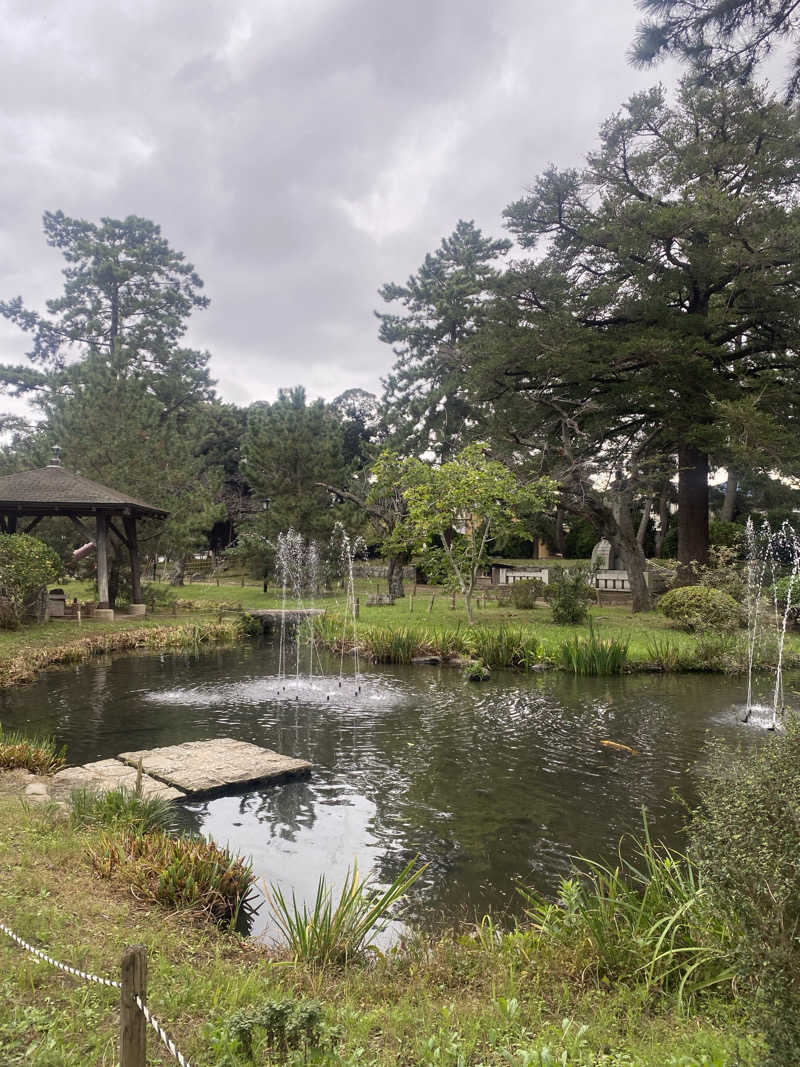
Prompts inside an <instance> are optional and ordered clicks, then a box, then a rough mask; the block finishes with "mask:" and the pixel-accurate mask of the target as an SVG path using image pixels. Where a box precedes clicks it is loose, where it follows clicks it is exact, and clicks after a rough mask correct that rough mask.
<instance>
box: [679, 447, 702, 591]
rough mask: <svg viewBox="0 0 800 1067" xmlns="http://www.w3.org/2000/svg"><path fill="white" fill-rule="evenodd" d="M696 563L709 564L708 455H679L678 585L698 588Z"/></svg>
mask: <svg viewBox="0 0 800 1067" xmlns="http://www.w3.org/2000/svg"><path fill="white" fill-rule="evenodd" d="M693 563H708V454H707V453H705V452H699V451H698V450H697V449H696V448H694V447H693V446H692V445H684V446H683V447H682V448H681V450H680V451H679V453H678V585H696V584H697V575H696V574H695V571H694V568H693V567H692V564H693Z"/></svg>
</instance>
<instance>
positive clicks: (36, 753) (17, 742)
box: [0, 724, 67, 774]
mask: <svg viewBox="0 0 800 1067" xmlns="http://www.w3.org/2000/svg"><path fill="white" fill-rule="evenodd" d="M66 752H67V748H66V745H62V746H61V748H59V747H58V746H57V745H56V743H55V741H54V740H53V738H52V737H38V736H31V737H26V735H25V734H23V733H21V732H20V731H19V730H3V727H2V724H0V769H1V770H15V769H18V768H21V769H23V770H26V771H31V772H32V773H33V774H55V772H56V771H58V770H60V769H61V768H62V767H63V766H64V764H65V763H66Z"/></svg>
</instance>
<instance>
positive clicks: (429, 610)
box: [428, 593, 436, 615]
mask: <svg viewBox="0 0 800 1067" xmlns="http://www.w3.org/2000/svg"><path fill="white" fill-rule="evenodd" d="M435 599H436V593H434V594H433V595H432V596H431V602H430V604H428V614H429V615H430V613H431V612H432V611H433V602H434V600H435Z"/></svg>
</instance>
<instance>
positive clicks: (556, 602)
mask: <svg viewBox="0 0 800 1067" xmlns="http://www.w3.org/2000/svg"><path fill="white" fill-rule="evenodd" d="M589 575H590V571H589V570H588V569H587V568H586V567H559V568H557V569H556V568H553V569H552V570H551V571H550V581H549V582H548V584H547V586H546V588H545V597H546V599H547V601H548V603H549V604H550V610H551V612H552V615H553V622H556V623H559V624H562V625H564V624H567V625H573V626H574V625H577V624H579V623H582V622H585V621H586V617H587V615H588V614H589V604H591V603H593V602H594V600H595V594H594V590H593V588H592V586H591V584H590V583H589Z"/></svg>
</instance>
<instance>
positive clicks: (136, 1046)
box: [0, 922, 191, 1067]
mask: <svg viewBox="0 0 800 1067" xmlns="http://www.w3.org/2000/svg"><path fill="white" fill-rule="evenodd" d="M0 931H2V932H3V933H4V934H6V935H7V936H8V937H10V938H11V940H12V941H14V942H16V944H17V945H19V946H20V948H23V949H25V951H26V952H29V953H30V954H31V955H32V956H35V957H36V958H37V959H40V960H44V962H45V963H49V964H50V965H51V966H52V967H56V968H58V970H60V971H64V973H65V974H72V975H74V976H75V977H76V978H82V979H84V981H86V982H95V983H96V984H97V985H103V986H110V987H111V988H112V989H119V991H120V1059H119V1062H120V1067H146V1060H147V1026H148V1025H149V1026H151V1027H152V1028H153V1030H155V1032H156V1034H158V1039H159V1041H161V1043H162V1044H163V1045H164V1047H165V1048H166V1050H167V1051H168V1052H169V1054H170V1055H171V1056H172V1057H173V1059H175V1060H177V1062H178V1063H179V1064H180V1067H191V1064H190V1063H189V1061H188V1060H187V1059H186V1057H185V1056H184V1055H183V1053H182V1052H181V1051H180V1050H179V1049H178V1047H177V1045H176V1044H175V1042H174V1040H173V1039H172V1038H171V1037H170V1035H169V1034H168V1033H167V1031H166V1030H165V1029H164V1027H163V1026H162V1025H161V1023H160V1022H159V1021H158V1019H157V1018H156V1017H155V1015H153V1013H152V1012H151V1011H150V1009H149V1008H148V1007H147V1004H146V1003H145V999H146V996H147V949H146V948H145V947H144V946H143V945H133V946H131V947H129V948H126V949H125V952H124V953H123V955H122V966H121V972H122V973H121V977H122V980H121V981H119V982H116V981H114V980H113V979H112V978H103V977H101V976H100V975H99V974H92V973H91V972H89V971H81V970H79V969H78V968H77V967H70V966H69V965H68V964H66V963H61V962H60V961H59V960H56V959H53V957H52V956H48V954H47V953H46V952H43V951H42V950H41V949H39V948H36V946H35V945H31V944H29V943H28V942H27V941H25V940H24V939H23V938H21V937H20V936H19V935H18V934H15V933H14V931H13V930H11V929H10V928H9V927H8V926H6V924H5V923H3V922H0Z"/></svg>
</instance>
